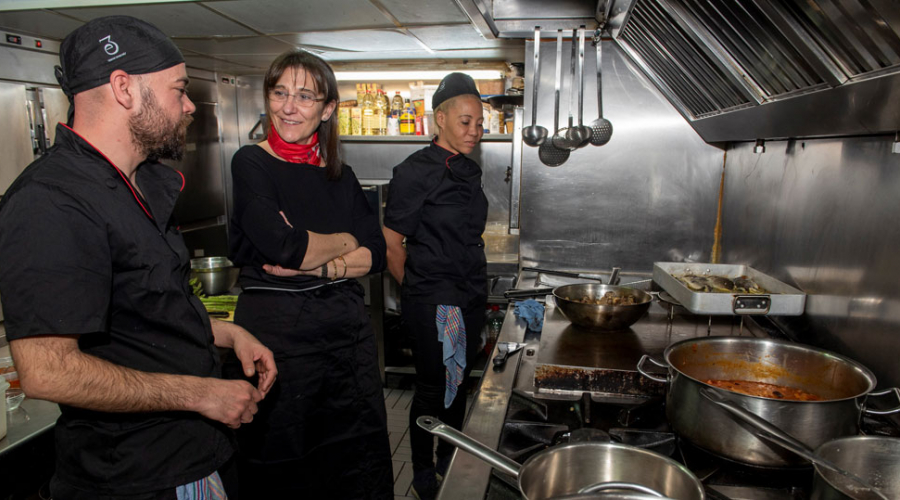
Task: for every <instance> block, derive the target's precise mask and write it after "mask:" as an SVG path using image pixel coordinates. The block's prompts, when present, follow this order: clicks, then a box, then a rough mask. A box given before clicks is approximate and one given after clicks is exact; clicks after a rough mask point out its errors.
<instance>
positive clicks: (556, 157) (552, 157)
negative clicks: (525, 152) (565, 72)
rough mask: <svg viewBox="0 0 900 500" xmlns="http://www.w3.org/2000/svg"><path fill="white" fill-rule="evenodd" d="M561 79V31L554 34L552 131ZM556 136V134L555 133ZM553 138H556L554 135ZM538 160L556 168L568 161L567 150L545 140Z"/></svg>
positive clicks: (557, 107) (554, 125)
mask: <svg viewBox="0 0 900 500" xmlns="http://www.w3.org/2000/svg"><path fill="white" fill-rule="evenodd" d="M561 79H562V31H561V30H560V31H557V33H556V92H555V97H554V105H553V130H559V85H560V80H561ZM557 134H558V132H557ZM553 137H556V136H555V135H554V136H553ZM538 158H540V160H541V163H543V164H544V165H547V166H548V167H558V166H560V165H562V164H563V163H565V162H566V160H568V159H569V151H568V150H567V149H559V148H558V147H556V146H554V145H553V140H552V139H548V140H545V141H544V143H543V144H541V147H540V148H538Z"/></svg>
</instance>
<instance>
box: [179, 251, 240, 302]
mask: <svg viewBox="0 0 900 500" xmlns="http://www.w3.org/2000/svg"><path fill="white" fill-rule="evenodd" d="M240 271H241V270H240V268H238V267H234V264H232V263H231V261H230V260H228V259H226V258H225V257H203V258H200V259H191V277H192V278H197V279H198V280H199V281H200V285H201V286H202V287H203V293H205V294H206V295H221V294H223V293H228V292H229V291H230V290H231V289H232V288H234V285H235V284H236V283H237V279H238V274H240Z"/></svg>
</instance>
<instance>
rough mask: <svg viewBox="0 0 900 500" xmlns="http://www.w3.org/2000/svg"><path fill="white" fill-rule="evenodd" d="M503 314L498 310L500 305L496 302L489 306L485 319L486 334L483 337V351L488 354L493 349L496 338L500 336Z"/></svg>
mask: <svg viewBox="0 0 900 500" xmlns="http://www.w3.org/2000/svg"><path fill="white" fill-rule="evenodd" d="M504 316H505V314H503V312H502V311H500V306H499V305H497V304H493V305H491V307H490V310H489V311H488V313H487V317H486V319H485V327H486V328H487V335H486V337H485V344H484V351H485V352H486V353H487V354H490V353H491V351H493V350H494V345H495V344H496V343H497V338H498V337H499V336H500V329H501V328H502V327H503V317H504Z"/></svg>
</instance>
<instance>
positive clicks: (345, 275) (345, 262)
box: [334, 255, 347, 279]
mask: <svg viewBox="0 0 900 500" xmlns="http://www.w3.org/2000/svg"><path fill="white" fill-rule="evenodd" d="M338 258H339V259H341V262H343V263H344V274H342V275H341V279H343V278H346V277H347V261H346V260H344V256H343V255H338ZM334 268H335V271H334V274H335V275H336V274H337V262H335V263H334Z"/></svg>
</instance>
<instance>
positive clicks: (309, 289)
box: [229, 51, 393, 499]
mask: <svg viewBox="0 0 900 500" xmlns="http://www.w3.org/2000/svg"><path fill="white" fill-rule="evenodd" d="M263 90H264V92H265V106H266V108H265V109H266V122H267V124H266V126H267V129H266V132H267V135H266V138H265V140H263V141H262V142H260V143H259V144H256V145H252V146H245V147H242V148H241V149H240V150H239V151H238V152H237V153H235V155H234V158H233V160H232V167H231V168H232V178H233V181H234V211H233V214H232V218H231V234H230V241H229V257H230V258H231V260H232V261H233V262H234V263H235V265H236V266H240V267H241V274H240V279H239V282H238V283H239V285H240V286H241V288H242V290H243V292H242V293H241V295H240V298H239V299H238V303H237V308H236V311H235V318H234V321H235V323H237V324H239V325H241V326H243V327H244V328H246V329H248V330H249V331H251V332H253V333H254V334H255V335H256V336H257V338H259V340H260V341H262V342H263V343H264V344H265V345H266V346H267V347H269V348H270V349H271V350H272V351H273V352H274V353H275V360H276V364H277V366H278V369H279V379H278V382H277V383H276V384H275V386H273V387H272V390H271V391H270V392H269V394H268V395H267V397H266V399H265V403H264V404H262V405H260V407H259V413H257V414H256V417H255V418H254V421H253V422H252V423H250V424H249V425H243V426H241V428H240V429H239V430H238V441H239V457H238V458H239V461H238V468H239V471H240V472H239V474H240V490H241V492H242V495H243V497H244V498H298V499H299V498H303V499H307V498H310V499H315V498H329V499H332V498H333V499H351V498H352V499H381V498H393V474H392V470H391V456H390V445H389V442H388V434H387V416H386V412H385V406H384V396H383V393H382V388H381V377H380V375H379V372H378V358H377V348H376V344H375V334H374V331H373V329H372V326H371V323H370V321H369V317H368V314H367V313H366V310H365V305H364V303H363V295H364V291H363V288H362V286H361V285H360V284H359V283H357V282H356V281H355V280H352V279H350V278H357V277H360V276H365V275H366V274H368V273H377V272H381V271H382V270H383V269H384V267H385V243H384V238H383V236H382V234H381V229H380V226H379V222H378V215H377V214H376V213H374V212H373V211H372V209H371V208H370V206H369V203H368V202H367V200H366V197H365V194H364V193H363V191H362V188H361V187H360V185H359V181H357V179H356V176H355V175H354V174H353V170H352V169H351V168H350V167H349V166H347V165H344V164H342V162H341V156H340V148H339V145H340V144H339V140H338V124H337V113H336V112H335V108H336V107H337V105H338V101H339V96H338V88H337V82H336V80H335V77H334V73H333V71H332V70H331V68H330V67H329V66H328V64H327V63H326V62H325V61H323V60H322V59H320V58H318V57H316V56H314V55H312V54H310V53H308V52H303V51H292V52H288V53H285V54H283V55H281V56H279V57H278V58H277V59H276V60H275V61H274V62H273V63H272V65H271V66H270V67H269V70H268V72H267V73H266V76H265V80H264V83H263ZM229 366H231V368H232V369H231V370H230V372H231V374H232V376H234V377H241V376H243V374H242V373H241V372H242V369H241V367H240V365H237V364H235V363H230V364H229Z"/></svg>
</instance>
